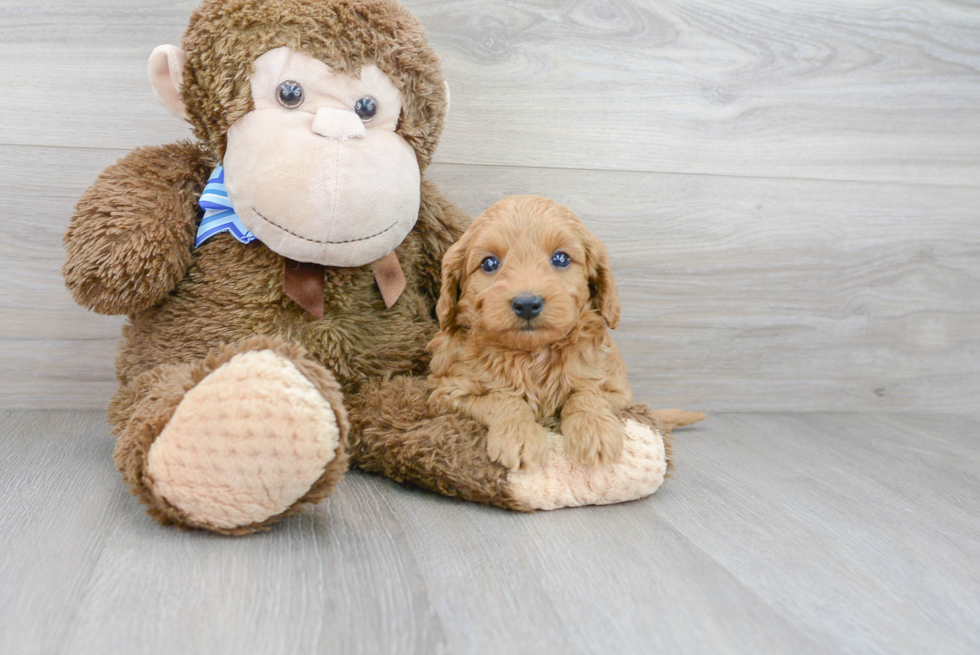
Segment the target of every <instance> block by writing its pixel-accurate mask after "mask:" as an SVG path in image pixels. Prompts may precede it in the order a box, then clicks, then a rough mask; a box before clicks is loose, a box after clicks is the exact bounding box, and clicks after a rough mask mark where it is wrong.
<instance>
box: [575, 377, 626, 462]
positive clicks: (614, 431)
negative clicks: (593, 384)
mask: <svg viewBox="0 0 980 655" xmlns="http://www.w3.org/2000/svg"><path fill="white" fill-rule="evenodd" d="M561 433H562V435H563V436H564V437H565V451H566V452H567V453H568V454H569V455H570V456H571V457H572V458H573V459H576V460H578V461H580V462H582V463H583V464H588V465H589V466H596V465H599V464H602V465H606V464H611V463H612V462H614V461H616V459H617V458H618V457H619V455H620V453H622V452H623V424H622V423H621V422H620V420H619V419H618V418H616V415H615V414H613V412H612V408H610V406H609V399H607V398H606V394H603V392H601V391H599V390H598V389H583V390H580V391H575V392H573V393H572V395H570V396H569V397H568V400H566V401H565V406H564V407H563V408H562V410H561Z"/></svg>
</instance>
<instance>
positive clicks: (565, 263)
mask: <svg viewBox="0 0 980 655" xmlns="http://www.w3.org/2000/svg"><path fill="white" fill-rule="evenodd" d="M551 265H552V266H554V267H555V268H568V267H569V266H571V265H572V258H571V257H569V256H568V253H564V252H562V251H561V250H559V251H558V252H556V253H555V254H554V255H552V256H551Z"/></svg>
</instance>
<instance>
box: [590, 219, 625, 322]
mask: <svg viewBox="0 0 980 655" xmlns="http://www.w3.org/2000/svg"><path fill="white" fill-rule="evenodd" d="M587 243H588V245H587V246H586V250H585V259H586V267H587V269H588V271H589V293H590V295H591V296H592V306H593V307H595V309H596V311H598V312H599V316H601V317H602V319H603V320H604V321H605V322H606V325H608V326H609V328H610V329H612V330H615V329H616V328H617V327H618V326H619V316H620V313H621V312H622V307H620V305H619V292H618V291H617V290H616V282H615V281H614V280H613V274H612V270H610V268H609V253H608V252H607V251H606V246H605V245H603V243H602V242H601V241H599V240H598V239H596V238H595V237H594V236H591V235H590V238H589V239H588V240H587Z"/></svg>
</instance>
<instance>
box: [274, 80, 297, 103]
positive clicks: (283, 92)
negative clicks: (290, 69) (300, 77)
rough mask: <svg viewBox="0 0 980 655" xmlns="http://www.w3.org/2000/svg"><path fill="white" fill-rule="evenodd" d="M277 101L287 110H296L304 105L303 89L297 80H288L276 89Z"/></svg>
mask: <svg viewBox="0 0 980 655" xmlns="http://www.w3.org/2000/svg"><path fill="white" fill-rule="evenodd" d="M276 99H278V100H279V104H280V105H282V106H283V107H285V108H286V109H296V108H297V107H299V106H300V105H301V104H303V87H302V86H301V85H300V83H299V82H296V81H295V80H286V81H285V82H283V83H282V84H280V85H279V88H278V89H276Z"/></svg>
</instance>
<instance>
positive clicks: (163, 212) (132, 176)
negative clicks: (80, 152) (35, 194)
mask: <svg viewBox="0 0 980 655" xmlns="http://www.w3.org/2000/svg"><path fill="white" fill-rule="evenodd" d="M213 166H214V162H213V161H210V160H209V159H208V157H207V156H206V155H205V154H204V153H203V152H202V151H201V150H200V148H198V147H197V146H196V145H194V144H192V143H189V142H180V143H175V144H171V145H166V146H157V147H147V148H138V149H136V150H134V151H133V152H131V153H129V154H128V155H126V156H125V157H124V158H122V159H121V160H120V161H119V162H118V163H116V164H114V165H113V166H110V167H108V168H107V169H105V171H103V172H102V174H101V175H100V176H99V178H98V179H97V180H96V181H95V183H94V184H92V186H90V187H89V188H88V190H87V191H86V192H85V193H84V194H83V195H82V198H81V199H80V200H79V201H78V205H77V207H76V209H75V213H74V215H73V216H72V218H71V223H70V225H69V226H68V232H67V234H65V240H64V243H65V249H66V250H67V251H68V257H67V261H66V262H65V265H64V267H63V268H62V270H61V272H62V275H64V277H65V285H66V286H67V287H68V289H69V291H71V294H72V297H74V299H75V301H76V302H78V304H80V305H82V306H83V307H86V308H88V309H91V310H93V311H95V312H98V313H99V314H130V313H133V312H136V311H139V310H141V309H144V308H146V307H149V306H151V305H153V304H155V303H156V302H158V301H159V300H160V299H161V298H163V297H164V296H165V295H166V294H167V293H169V292H170V291H171V290H172V289H173V288H174V287H175V286H176V285H177V283H178V282H180V280H181V279H182V278H183V277H184V274H185V272H186V270H187V266H188V264H189V263H190V259H191V250H192V247H193V244H194V232H195V230H196V229H197V224H198V216H199V215H200V210H199V209H198V206H197V200H198V198H199V197H200V195H201V192H202V191H203V189H204V185H205V183H206V182H207V179H208V175H209V173H210V172H211V168H212V167H213Z"/></svg>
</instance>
